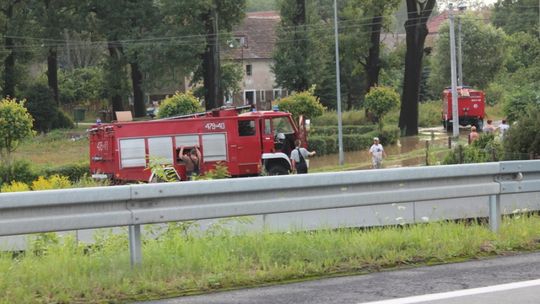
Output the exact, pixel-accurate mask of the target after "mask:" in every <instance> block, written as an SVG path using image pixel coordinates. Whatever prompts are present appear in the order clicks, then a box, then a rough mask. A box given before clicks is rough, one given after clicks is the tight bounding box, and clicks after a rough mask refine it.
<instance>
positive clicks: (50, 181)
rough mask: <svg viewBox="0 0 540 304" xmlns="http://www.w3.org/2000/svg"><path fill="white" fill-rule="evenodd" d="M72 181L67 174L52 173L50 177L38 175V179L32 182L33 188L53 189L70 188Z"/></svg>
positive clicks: (36, 189) (35, 189)
mask: <svg viewBox="0 0 540 304" xmlns="http://www.w3.org/2000/svg"><path fill="white" fill-rule="evenodd" d="M70 187H71V183H70V182H69V179H68V178H67V177H66V176H61V175H52V176H50V177H48V178H45V177H43V176H40V177H38V179H37V180H35V181H33V182H32V186H31V188H32V190H34V191H38V190H52V189H65V188H70Z"/></svg>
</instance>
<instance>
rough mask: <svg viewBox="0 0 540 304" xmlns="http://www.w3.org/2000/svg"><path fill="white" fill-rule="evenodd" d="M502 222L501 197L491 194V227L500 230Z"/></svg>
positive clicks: (494, 230) (496, 230) (492, 229)
mask: <svg viewBox="0 0 540 304" xmlns="http://www.w3.org/2000/svg"><path fill="white" fill-rule="evenodd" d="M500 223H501V198H500V195H498V194H497V195H490V196H489V227H490V228H491V231H493V232H498V231H499V226H500Z"/></svg>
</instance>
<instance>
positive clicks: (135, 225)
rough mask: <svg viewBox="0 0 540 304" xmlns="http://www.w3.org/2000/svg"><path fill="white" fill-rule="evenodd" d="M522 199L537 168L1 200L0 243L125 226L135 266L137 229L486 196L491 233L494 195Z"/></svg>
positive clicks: (493, 166) (528, 164)
mask: <svg viewBox="0 0 540 304" xmlns="http://www.w3.org/2000/svg"><path fill="white" fill-rule="evenodd" d="M525 192H540V161H537V160H534V161H516V162H500V163H483V164H468V165H453V166H433V167H415V168H397V169H384V170H364V171H350V172H340V173H320V174H309V175H290V176H271V177H257V178H238V179H227V180H213V181H197V182H181V183H165V184H146V185H129V186H116V187H99V188H83V189H66V190H49V191H34V192H18V193H1V194H0V236H9V235H18V234H28V233H37V232H51V231H65V230H77V229H88V228H104V227H117V226H129V227H130V229H129V234H130V251H131V261H132V264H139V263H141V240H140V225H141V224H153V223H165V222H174V221H184V220H200V219H211V218H222V217H233V216H244V215H260V214H272V213H285V212H297V211H309V210H324V209H335V208H347V207H358V206H372V205H383V204H392V203H401V202H418V201H430V200H439V199H441V200H443V199H452V198H467V197H486V196H489V198H490V199H489V218H490V226H491V229H492V230H493V231H497V230H498V227H499V224H500V218H501V208H500V195H501V194H512V193H525ZM441 204H444V202H441Z"/></svg>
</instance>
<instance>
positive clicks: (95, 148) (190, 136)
mask: <svg viewBox="0 0 540 304" xmlns="http://www.w3.org/2000/svg"><path fill="white" fill-rule="evenodd" d="M299 127H300V128H298V127H297V126H296V125H295V124H294V122H293V119H292V116H291V114H290V113H285V112H280V111H259V112H246V113H239V109H237V108H224V109H219V110H214V111H210V112H206V113H198V114H193V115H186V116H180V117H173V118H166V119H160V120H152V121H144V122H116V123H111V124H103V125H96V126H93V127H92V129H90V130H89V137H90V170H91V174H92V176H93V177H94V178H109V179H113V180H116V181H149V179H150V177H151V174H152V172H151V170H149V169H147V168H148V165H149V161H151V160H152V159H157V160H160V161H162V164H163V166H167V167H168V168H170V169H172V168H174V170H175V171H176V173H177V175H178V176H179V177H180V179H181V180H186V179H187V178H186V167H185V164H184V162H183V161H182V160H181V159H180V158H179V156H178V153H179V151H180V149H181V147H184V153H189V151H190V150H191V149H192V148H193V147H195V146H199V149H200V152H201V154H202V157H201V160H200V171H201V174H204V173H205V172H207V171H208V170H211V169H213V168H214V167H215V165H216V163H218V162H221V163H223V164H224V165H226V166H227V168H228V170H229V173H230V174H231V175H232V176H254V175H259V174H261V172H262V170H263V169H265V170H266V171H267V173H268V174H269V175H281V174H288V173H289V171H290V169H291V163H290V159H289V155H290V152H291V151H292V149H293V148H294V141H295V140H296V139H302V143H303V145H304V146H305V145H306V131H307V130H306V126H305V124H304V123H303V120H302V119H301V121H300V122H299Z"/></svg>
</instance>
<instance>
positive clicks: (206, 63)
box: [198, 0, 246, 110]
mask: <svg viewBox="0 0 540 304" xmlns="http://www.w3.org/2000/svg"><path fill="white" fill-rule="evenodd" d="M198 3H199V5H200V6H201V10H200V11H201V14H200V20H202V28H203V29H204V34H205V36H206V48H205V51H204V53H203V54H201V57H202V66H201V69H202V75H203V83H204V89H205V95H204V96H205V97H204V101H205V106H206V109H207V110H211V109H214V108H217V107H220V106H222V105H223V88H222V86H221V85H220V83H219V82H220V78H221V73H220V68H221V64H220V55H219V54H220V52H219V46H220V41H219V38H220V36H222V34H220V33H221V32H230V31H232V28H233V26H235V25H237V24H238V23H240V21H241V20H242V19H243V17H244V9H245V6H246V1H245V0H205V1H198Z"/></svg>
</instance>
